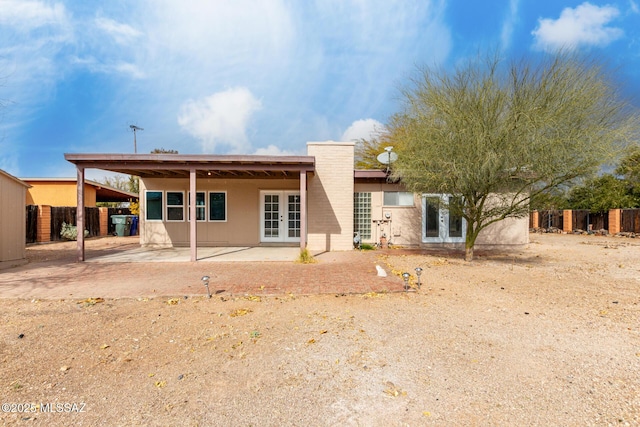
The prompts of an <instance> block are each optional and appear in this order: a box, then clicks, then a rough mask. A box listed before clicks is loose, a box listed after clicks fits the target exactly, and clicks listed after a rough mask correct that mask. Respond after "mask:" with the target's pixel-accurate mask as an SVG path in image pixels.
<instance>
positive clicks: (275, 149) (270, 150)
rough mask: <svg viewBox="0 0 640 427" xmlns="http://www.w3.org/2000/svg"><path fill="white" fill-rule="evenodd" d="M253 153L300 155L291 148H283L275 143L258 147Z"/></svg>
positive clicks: (262, 154) (258, 154)
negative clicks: (290, 149)
mask: <svg viewBox="0 0 640 427" xmlns="http://www.w3.org/2000/svg"><path fill="white" fill-rule="evenodd" d="M253 154H255V155H257V156H299V155H300V153H296V152H293V151H289V150H283V149H281V148H280V147H276V146H275V145H269V146H268V147H266V148H258V149H257V150H256V151H255V152H254V153H253Z"/></svg>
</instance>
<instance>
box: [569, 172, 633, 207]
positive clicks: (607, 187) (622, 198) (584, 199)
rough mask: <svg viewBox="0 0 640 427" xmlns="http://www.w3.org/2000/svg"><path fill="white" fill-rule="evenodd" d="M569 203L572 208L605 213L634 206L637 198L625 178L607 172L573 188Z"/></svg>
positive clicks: (570, 192)
mask: <svg viewBox="0 0 640 427" xmlns="http://www.w3.org/2000/svg"><path fill="white" fill-rule="evenodd" d="M568 205H569V208H570V209H588V210H589V211H590V212H592V213H605V212H608V211H609V210H611V209H618V208H633V207H635V205H636V200H634V197H633V194H632V192H631V191H630V188H629V184H628V183H627V182H626V181H625V180H623V179H620V178H618V177H616V176H613V175H611V174H608V173H607V174H604V175H601V176H598V177H595V178H591V179H588V180H586V181H585V182H584V183H583V184H581V185H577V186H575V187H573V188H571V190H570V191H569V196H568Z"/></svg>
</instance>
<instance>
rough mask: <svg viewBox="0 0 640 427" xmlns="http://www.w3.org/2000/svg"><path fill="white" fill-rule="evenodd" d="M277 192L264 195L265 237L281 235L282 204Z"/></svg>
mask: <svg viewBox="0 0 640 427" xmlns="http://www.w3.org/2000/svg"><path fill="white" fill-rule="evenodd" d="M279 203H280V201H279V197H278V195H277V194H265V196H264V237H279V236H280V224H279V222H280V221H279V219H280V212H279V211H280V205H279Z"/></svg>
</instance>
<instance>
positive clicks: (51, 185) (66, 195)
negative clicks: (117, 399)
mask: <svg viewBox="0 0 640 427" xmlns="http://www.w3.org/2000/svg"><path fill="white" fill-rule="evenodd" d="M29 185H31V188H29V190H28V191H27V196H26V204H27V205H49V206H77V204H78V189H77V185H76V182H75V181H69V182H48V181H35V180H29ZM84 205H85V206H86V207H95V206H96V189H95V187H93V186H91V185H89V184H85V185H84Z"/></svg>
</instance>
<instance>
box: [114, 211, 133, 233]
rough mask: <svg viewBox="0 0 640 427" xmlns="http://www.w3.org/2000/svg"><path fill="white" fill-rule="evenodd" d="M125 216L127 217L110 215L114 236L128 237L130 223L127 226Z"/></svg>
mask: <svg viewBox="0 0 640 427" xmlns="http://www.w3.org/2000/svg"><path fill="white" fill-rule="evenodd" d="M127 216H129V215H111V224H114V225H115V226H116V236H119V237H123V236H127V235H128V233H129V227H130V226H131V223H130V222H129V224H127Z"/></svg>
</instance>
